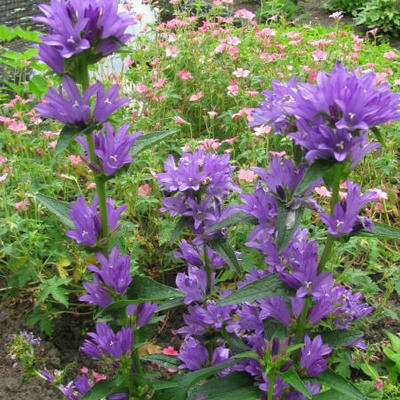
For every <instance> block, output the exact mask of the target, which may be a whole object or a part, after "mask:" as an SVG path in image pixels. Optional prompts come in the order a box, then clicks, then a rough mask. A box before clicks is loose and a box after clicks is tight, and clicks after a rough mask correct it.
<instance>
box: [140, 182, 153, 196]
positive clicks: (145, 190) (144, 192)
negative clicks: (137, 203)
mask: <svg viewBox="0 0 400 400" xmlns="http://www.w3.org/2000/svg"><path fill="white" fill-rule="evenodd" d="M150 192H151V187H150V185H149V184H148V183H145V184H144V185H140V186H139V189H138V196H139V197H143V196H148V195H149V194H150Z"/></svg>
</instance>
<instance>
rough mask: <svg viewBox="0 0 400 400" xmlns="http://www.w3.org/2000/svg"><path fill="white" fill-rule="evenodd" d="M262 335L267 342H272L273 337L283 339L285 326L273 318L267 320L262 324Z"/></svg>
mask: <svg viewBox="0 0 400 400" xmlns="http://www.w3.org/2000/svg"><path fill="white" fill-rule="evenodd" d="M263 326H264V335H265V338H266V339H267V340H272V339H273V338H274V337H278V338H279V339H283V338H285V337H286V336H287V326H286V325H284V324H282V323H280V322H279V321H277V320H275V319H273V318H267V319H266V320H264V322H263Z"/></svg>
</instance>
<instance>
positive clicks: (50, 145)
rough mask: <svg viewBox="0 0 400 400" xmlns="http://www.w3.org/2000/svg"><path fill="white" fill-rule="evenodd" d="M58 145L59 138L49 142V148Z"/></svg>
mask: <svg viewBox="0 0 400 400" xmlns="http://www.w3.org/2000/svg"><path fill="white" fill-rule="evenodd" d="M56 146H57V140H53V141H52V142H50V143H49V148H50V149H54V148H55V147H56Z"/></svg>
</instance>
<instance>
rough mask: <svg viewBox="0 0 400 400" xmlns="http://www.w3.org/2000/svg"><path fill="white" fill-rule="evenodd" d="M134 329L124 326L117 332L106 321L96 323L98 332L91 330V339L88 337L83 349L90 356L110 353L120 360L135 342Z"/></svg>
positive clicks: (97, 356) (95, 356)
mask: <svg viewBox="0 0 400 400" xmlns="http://www.w3.org/2000/svg"><path fill="white" fill-rule="evenodd" d="M133 334H134V329H133V328H128V327H123V328H121V329H120V330H119V332H118V333H117V334H115V333H114V331H113V330H112V329H111V327H110V326H109V325H108V324H106V323H104V322H98V323H97V324H96V333H94V332H89V333H88V336H89V337H90V338H91V340H89V339H86V340H85V341H84V342H83V344H82V347H81V350H82V351H83V352H84V353H85V354H86V355H88V356H89V357H93V358H97V359H100V358H101V357H102V355H108V356H111V357H112V358H114V359H116V360H118V359H120V358H121V357H122V356H123V355H124V354H128V353H130V351H131V349H132V343H133Z"/></svg>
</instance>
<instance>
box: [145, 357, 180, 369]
mask: <svg viewBox="0 0 400 400" xmlns="http://www.w3.org/2000/svg"><path fill="white" fill-rule="evenodd" d="M140 359H141V360H143V361H150V362H152V363H154V364H157V365H158V366H160V367H163V368H166V369H178V367H179V366H180V365H181V364H182V362H181V361H180V360H179V358H177V357H172V356H167V355H165V354H162V353H160V354H150V355H145V356H142V357H140Z"/></svg>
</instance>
